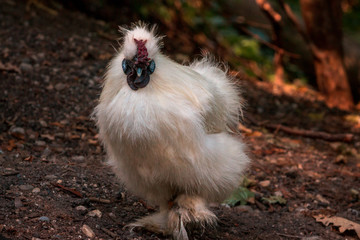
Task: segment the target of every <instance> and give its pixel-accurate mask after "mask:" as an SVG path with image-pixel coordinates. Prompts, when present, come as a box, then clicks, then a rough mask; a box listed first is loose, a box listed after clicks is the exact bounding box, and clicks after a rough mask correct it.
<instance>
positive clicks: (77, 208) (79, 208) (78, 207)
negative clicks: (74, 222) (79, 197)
mask: <svg viewBox="0 0 360 240" xmlns="http://www.w3.org/2000/svg"><path fill="white" fill-rule="evenodd" d="M75 209H76V210H77V211H80V212H85V211H86V210H87V208H86V207H84V206H82V205H79V206H77V207H76V208H75Z"/></svg>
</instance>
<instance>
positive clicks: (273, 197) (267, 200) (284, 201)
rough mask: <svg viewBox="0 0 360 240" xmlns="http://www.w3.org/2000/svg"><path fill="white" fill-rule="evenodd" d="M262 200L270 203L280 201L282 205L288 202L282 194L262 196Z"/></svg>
mask: <svg viewBox="0 0 360 240" xmlns="http://www.w3.org/2000/svg"><path fill="white" fill-rule="evenodd" d="M262 200H263V201H264V202H267V203H269V204H275V203H279V204H281V205H284V204H286V199H285V198H283V197H282V196H270V197H268V198H265V197H264V198H262Z"/></svg>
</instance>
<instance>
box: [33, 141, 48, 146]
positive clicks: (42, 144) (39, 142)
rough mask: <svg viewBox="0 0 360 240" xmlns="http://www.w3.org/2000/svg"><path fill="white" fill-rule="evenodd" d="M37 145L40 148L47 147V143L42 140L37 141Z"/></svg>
mask: <svg viewBox="0 0 360 240" xmlns="http://www.w3.org/2000/svg"><path fill="white" fill-rule="evenodd" d="M35 145H36V146H39V147H44V146H46V142H45V141H41V140H37V141H35Z"/></svg>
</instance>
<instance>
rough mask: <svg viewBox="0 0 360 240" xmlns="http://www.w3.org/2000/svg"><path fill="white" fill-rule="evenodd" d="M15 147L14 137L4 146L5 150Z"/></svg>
mask: <svg viewBox="0 0 360 240" xmlns="http://www.w3.org/2000/svg"><path fill="white" fill-rule="evenodd" d="M15 147H16V143H15V140H14V139H10V140H9V142H8V145H7V146H6V150H8V151H9V152H11V151H12V150H13V149H14V148H15Z"/></svg>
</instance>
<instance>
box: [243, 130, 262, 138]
mask: <svg viewBox="0 0 360 240" xmlns="http://www.w3.org/2000/svg"><path fill="white" fill-rule="evenodd" d="M245 136H247V137H261V136H262V133H261V132H259V131H253V132H251V133H245Z"/></svg>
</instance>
